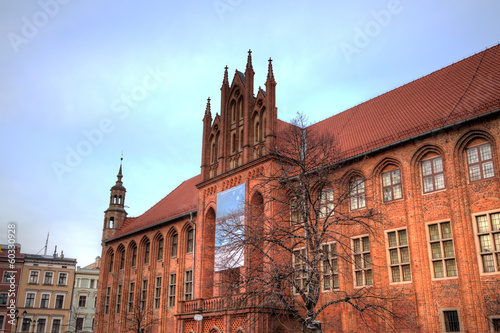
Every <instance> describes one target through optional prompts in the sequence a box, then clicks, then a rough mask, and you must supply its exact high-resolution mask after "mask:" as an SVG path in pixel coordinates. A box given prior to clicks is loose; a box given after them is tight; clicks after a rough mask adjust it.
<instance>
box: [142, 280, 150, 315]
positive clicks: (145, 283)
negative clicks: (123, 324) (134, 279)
mask: <svg viewBox="0 0 500 333" xmlns="http://www.w3.org/2000/svg"><path fill="white" fill-rule="evenodd" d="M147 299H148V280H142V289H141V310H142V311H144V310H146V301H147Z"/></svg>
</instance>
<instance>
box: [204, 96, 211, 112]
mask: <svg viewBox="0 0 500 333" xmlns="http://www.w3.org/2000/svg"><path fill="white" fill-rule="evenodd" d="M211 115H212V112H211V111H210V97H208V98H207V107H206V109H205V116H211Z"/></svg>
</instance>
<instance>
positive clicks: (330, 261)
mask: <svg viewBox="0 0 500 333" xmlns="http://www.w3.org/2000/svg"><path fill="white" fill-rule="evenodd" d="M322 247H323V262H322V272H323V290H332V289H338V288H339V266H338V258H337V243H335V242H333V243H328V244H323V245H322Z"/></svg>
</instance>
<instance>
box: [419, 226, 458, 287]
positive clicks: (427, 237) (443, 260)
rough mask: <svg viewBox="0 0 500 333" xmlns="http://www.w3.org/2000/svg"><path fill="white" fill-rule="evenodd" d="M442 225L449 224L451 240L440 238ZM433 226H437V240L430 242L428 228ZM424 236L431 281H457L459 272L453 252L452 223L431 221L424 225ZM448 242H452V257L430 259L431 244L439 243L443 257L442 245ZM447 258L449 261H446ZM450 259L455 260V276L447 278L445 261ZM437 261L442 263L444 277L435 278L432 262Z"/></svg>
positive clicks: (454, 252)
mask: <svg viewBox="0 0 500 333" xmlns="http://www.w3.org/2000/svg"><path fill="white" fill-rule="evenodd" d="M443 223H449V224H450V228H451V238H445V239H443V237H442V229H441V225H442V224H443ZM434 224H437V225H438V231H439V240H433V241H431V238H430V231H429V226H431V225H434ZM425 234H426V241H427V251H428V254H429V265H430V270H431V275H432V279H433V280H445V279H457V278H458V274H459V272H458V265H457V255H456V251H455V240H454V238H453V228H452V222H451V220H439V221H433V222H428V223H426V224H425ZM449 240H451V241H452V242H453V257H444V256H443V257H441V258H436V259H433V258H432V245H431V243H437V242H439V243H440V250H441V255H444V254H445V252H444V251H445V250H444V245H443V243H444V242H446V241H449ZM447 258H449V259H447ZM451 259H453V260H455V271H456V272H457V274H456V275H455V276H448V273H447V269H446V260H451ZM438 260H440V261H442V262H443V272H444V276H443V277H436V273H435V271H434V261H438Z"/></svg>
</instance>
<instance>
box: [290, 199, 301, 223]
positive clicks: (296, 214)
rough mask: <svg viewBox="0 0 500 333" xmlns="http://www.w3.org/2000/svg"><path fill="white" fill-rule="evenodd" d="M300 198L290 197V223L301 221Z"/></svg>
mask: <svg viewBox="0 0 500 333" xmlns="http://www.w3.org/2000/svg"><path fill="white" fill-rule="evenodd" d="M300 208H301V207H300V200H299V199H298V198H292V199H291V200H290V221H291V222H292V224H297V223H300V221H301V210H300Z"/></svg>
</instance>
